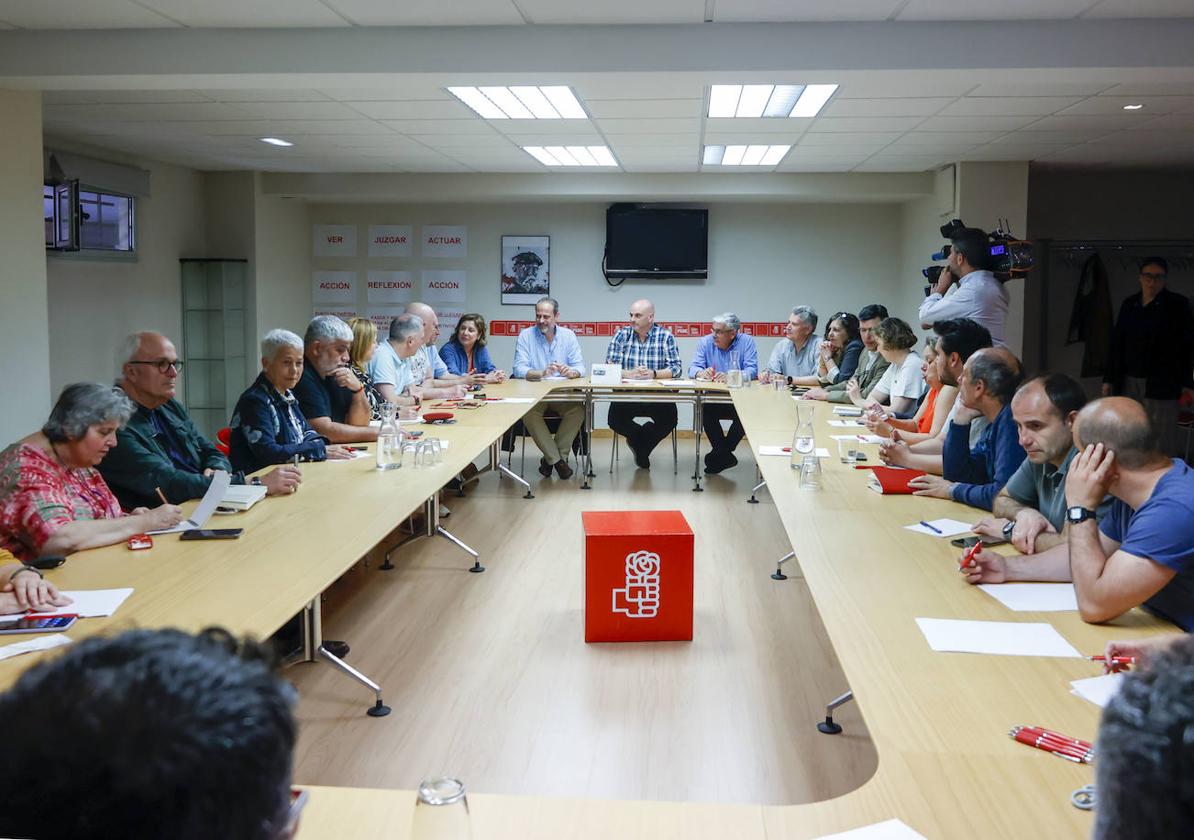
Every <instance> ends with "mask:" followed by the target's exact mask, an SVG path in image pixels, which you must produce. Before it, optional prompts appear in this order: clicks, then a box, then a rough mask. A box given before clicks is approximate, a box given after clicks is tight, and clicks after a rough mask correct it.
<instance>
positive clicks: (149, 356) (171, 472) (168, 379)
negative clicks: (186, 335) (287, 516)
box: [99, 332, 302, 510]
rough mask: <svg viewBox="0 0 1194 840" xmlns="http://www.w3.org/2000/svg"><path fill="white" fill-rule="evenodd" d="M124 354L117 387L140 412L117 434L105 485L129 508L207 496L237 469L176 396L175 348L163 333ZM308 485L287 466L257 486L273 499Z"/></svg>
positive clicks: (138, 339) (131, 340)
mask: <svg viewBox="0 0 1194 840" xmlns="http://www.w3.org/2000/svg"><path fill="white" fill-rule="evenodd" d="M120 357H121V359H122V365H121V368H122V369H121V378H120V380H119V381H118V382H117V385H118V386H119V387H120V388H122V389H123V390H124V392H125V393H126V394H128V396H129V398H130V399H132V401H133V403H134V404H135V405H136V411H135V412H134V413H133V416H132V417H131V418H129V422H128V423H127V424H126V425H125V427H124V428H123V429H120V430H119V431H118V432H117V433H116V438H117V445H116V447H115V448H114V449H112V450H111V451H110V452H109V453H108V454H107V455H106V456H105V457H104V460H103V461H101V462H100V465H99V471H100V474H101V475H102V476H103V477H104V481H106V482H107V483H108V486H109V487H110V488H111V489H112V492H113V493H115V494H116V498H117V499H119V500H120V504H121V507H123V508H124V509H125V510H132V509H133V508H137V507H157V506H158V505H160V504H162V501H163V500H162V498H161V496H164V497H165V498H166V499H167V500H169V503H170V504H173V505H177V504H181V503H182V502H185V501H188V500H189V499H198V498H200V497H202V496H203V494H204V493H206V492H207V488H208V485H210V484H211V477H212V474H213V473H215V472H216V471H217V470H223V471H224V472H232V464H231V463H230V462H229V461H228V458H227V457H225V456H224V453H222V452H221V451H220V450H219V449H217V448H216V447H215V446H214V445H213V444H212V443H211V442H210V441H208V440H206V439H205V438H204V437H203V436H202V435H201V434H199V430H198V429H196V428H195V424H194V423H192V422H191V418H190V417H189V416H188V415H187V411H186V409H185V408H183V407H182V404H181V403H179V402H178V401H177V400H176V399H175V398H174V392H175V388H176V386H177V384H178V374H179V371H180V370H181V368H182V362H181V361H179V358H178V353H177V351H176V350H175V349H174V344H173V343H172V342H171V341H170V339H168V338H166V337H165V336H164V335H160V334H159V333H155V332H140V333H134V334H133V335H130V336H129V337H128V338H127V339H126V340H125V343H124V344H123V345H122V351H121V353H120ZM300 481H302V474H301V473H300V472H299V470H298V468H297V467H293V466H290V465H286V466H281V467H278V468H276V469H274V470H273V471H272V472H270V473H269V474H268V475H265V476H262V477H261V478H260V479H259V480H255V481H254V483H258V482H259V483H261V484H263V485H265V488H266V492H267V493H268V494H269V495H271V496H272V495H278V494H286V493H293V492H294V491H295V490H296V489H297V488H298V485H299V482H300ZM233 483H234V484H244V483H245V477H244V476H243V475H241V474H234V475H233ZM159 490H160V493H161V495H160V496H159Z"/></svg>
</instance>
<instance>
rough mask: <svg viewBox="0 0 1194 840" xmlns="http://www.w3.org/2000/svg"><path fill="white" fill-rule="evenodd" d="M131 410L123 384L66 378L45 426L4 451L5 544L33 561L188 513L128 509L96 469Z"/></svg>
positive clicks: (1, 540)
mask: <svg viewBox="0 0 1194 840" xmlns="http://www.w3.org/2000/svg"><path fill="white" fill-rule="evenodd" d="M132 413H133V404H132V402H131V401H130V400H129V398H128V397H127V396H125V394H124V392H123V391H121V390H120V389H118V388H113V387H112V386H111V385H98V384H95V383H91V382H81V383H76V384H74V385H67V386H66V388H64V389H63V390H62V394H61V396H59V397H58V402H56V403H55V404H54V408H53V409H52V410H51V411H50V417H49V419H48V420H46V423H45V425H44V426H42V428H41V430H40V431H37V432H34V433H33V434H31V435H29V436H27V437H25V438H23V439H21V440H19V441H17V442H16V443H14V444H13V445H12V446H10V447H8V448H7V449H5V450H4V451H3V452H0V548H5V549H7V550H9V551H11V552H12V553H13V554H14V555H15V556H16V557H17V558H18V559H20V560H23V561H29V560H32V559H34V558H36V557H38V556H39V555H41V554H71V553H73V552H76V551H82V550H83V549H86V548H97V547H98V546H101V545H112V544H113V543H118V542H122V541H123V540H126V539H128V538H129V537H131V536H133V535H134V534H140V533H143V532H145V531H151V530H157V529H160V528H169V527H171V526H173V525H176V524H178V523H179V522H180V521H181V520H182V510H181V508H178V507H176V506H175V505H170V504H163V505H161V506H159V507H156V508H154V509H153V510H149V509H147V508H137V509H136V510H134V511H133V512H132V515H125V513H124V512H123V511H121V509H120V503H119V502H117V501H116V497H115V496H114V495H113V494H112V491H111V490H110V489H108V485H107V484H106V483H105V482H104V479H103V478H102V477H101V476H100V474H99V472H98V471H97V470H96V469H95V465H96V464H98V463H99V462H100V461H102V460H103V458H104V456H105V455H106V454H108V450H109V449H111V448H112V447H114V446H116V430H117V429H119V428H120V427H121V426H123V425H124V424H125V423H126V422H127V421H128V419H129V417H130V416H131V415H132ZM34 572H36V573H37V574H40V571H38V570H36V569H31V570H30V573H34ZM18 573H19V572H18ZM6 583H8V581H0V586H3V585H4V584H6Z"/></svg>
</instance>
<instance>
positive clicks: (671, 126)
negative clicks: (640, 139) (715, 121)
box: [552, 117, 701, 137]
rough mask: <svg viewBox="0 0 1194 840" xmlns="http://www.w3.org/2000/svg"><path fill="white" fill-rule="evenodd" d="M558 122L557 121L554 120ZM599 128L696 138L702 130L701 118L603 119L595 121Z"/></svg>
mask: <svg viewBox="0 0 1194 840" xmlns="http://www.w3.org/2000/svg"><path fill="white" fill-rule="evenodd" d="M552 122H556V120H552ZM594 122H596V123H597V127H598V128H599V129H601V131H602V132H603V133H605V134H607V135H608V134H654V133H655V132H664V133H671V134H675V133H678V132H684V131H691V132H692V134H693V136H694V137H695V136H696V134H697V132H699V131H700V130H701V121H700V119H699V118H696V117H692V118H688V119H649V118H644V119H603V120H594Z"/></svg>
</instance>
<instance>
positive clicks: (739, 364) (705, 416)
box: [688, 312, 759, 475]
mask: <svg viewBox="0 0 1194 840" xmlns="http://www.w3.org/2000/svg"><path fill="white" fill-rule="evenodd" d="M741 329H742V320H741V319H740V318H739V317H738V316H737V315H735V314H734V313H733V312H726V313H724V314H722V315H718V316H716V317H715V318H714V319H713V332H712V333H710V334H709V335H707V336H705V337H704V338H702V339H701V342H700V344H698V345H697V351H696V356H695V357H694V358H693V360H692V364H691V365H689V366H688V375H689V376H695V377H696V378H697V379H705V380H712V381H714V382H725V381H726V374H725V372H726V371H727V370H732V369H733V370H740V371H742V379H743V381H749V380H751V379H754V378H755V377H756V376H757V375H758V373H759V348H758V347H757V346H756V345H755V340H754V338H753V337H751V336H749V335H746V334H745V333H743V332H741ZM722 420H729V421H730V430H729V431H728V432H724V431H722V428H721V421H722ZM701 425H702V426H703V427H704V429H705V437H707V438H709V447H710V451H709V453H708V454H707V455H706V456H705V472H706V473H708V474H709V475H713V474H715V473H719V472H721V471H722V470H725V469H729V468H730V467H732V466H735V465H736V464H737V463H738V459H737V458H735V457H734V450H735V449H736V448H737V447H738V444H739V443H741V441H742V438H743V436H744V435H745V434H746V430H745V429H743V428H742V422H741V421H740V420H739V419H738V412H737V411H735V410H734V406H732V405H725V404H710V405H706V406H703V407H702V408H701Z"/></svg>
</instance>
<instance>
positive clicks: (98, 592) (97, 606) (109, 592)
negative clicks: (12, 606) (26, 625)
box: [0, 589, 133, 621]
mask: <svg viewBox="0 0 1194 840" xmlns="http://www.w3.org/2000/svg"><path fill="white" fill-rule="evenodd" d="M62 594H63V595H65V596H66V597H68V598H70V599H71V602H70V603H69V604H67V605H66V606H65V607H54V608H52V609H48V610H38V611H37V614H38V615H77V616H79V618H104V617H106V616H109V615H112V613H114V612H116V611H117V610H118V609H120V605H121V604H123V603H124V602H125V601H126V600H127V599H128V597H129V596H130V595H132V594H133V590H132V589H77V590H73V591H65V590H64V591H63V593H62ZM24 614H25V613H17V614H15V615H0V621H2V620H4V619H10V618H20V617H21V616H23V615H24Z"/></svg>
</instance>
